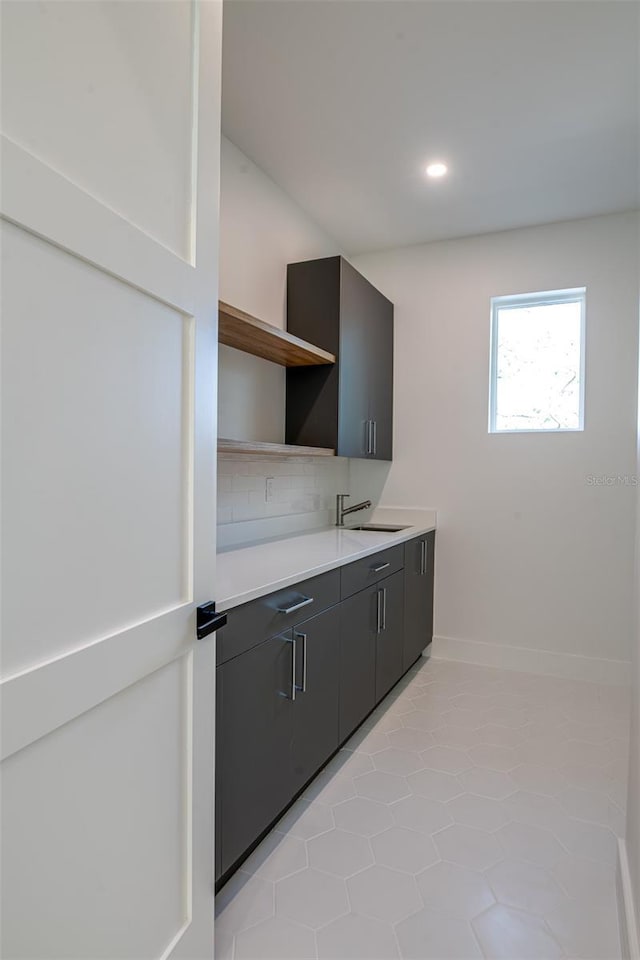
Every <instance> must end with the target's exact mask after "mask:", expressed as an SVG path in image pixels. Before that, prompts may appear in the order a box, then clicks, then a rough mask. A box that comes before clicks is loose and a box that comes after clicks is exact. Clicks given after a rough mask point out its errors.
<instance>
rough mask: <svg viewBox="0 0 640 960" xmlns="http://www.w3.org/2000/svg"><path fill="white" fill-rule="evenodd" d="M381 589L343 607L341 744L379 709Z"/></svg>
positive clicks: (363, 593) (354, 598)
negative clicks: (378, 635)
mask: <svg viewBox="0 0 640 960" xmlns="http://www.w3.org/2000/svg"><path fill="white" fill-rule="evenodd" d="M377 609H378V590H377V587H369V588H368V589H367V590H362V591H361V592H360V593H356V594H354V596H352V597H349V598H348V599H347V600H343V601H342V603H341V604H340V743H342V742H343V741H344V740H346V739H347V737H349V736H350V735H351V734H352V733H353V731H354V730H355V729H356V727H357V726H358V724H360V723H362V721H363V720H364V718H365V717H366V716H367V714H368V713H371V711H372V710H373V708H374V707H375V705H376V615H377Z"/></svg>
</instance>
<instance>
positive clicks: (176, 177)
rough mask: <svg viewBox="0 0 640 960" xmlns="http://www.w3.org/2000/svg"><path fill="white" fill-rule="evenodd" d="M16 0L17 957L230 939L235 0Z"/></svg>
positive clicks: (13, 802) (7, 725) (11, 871)
mask: <svg viewBox="0 0 640 960" xmlns="http://www.w3.org/2000/svg"><path fill="white" fill-rule="evenodd" d="M1 6H2V64H3V66H2V81H3V110H2V121H3V140H2V207H1V212H2V257H3V262H2V268H3V272H2V280H3V289H2V321H3V323H2V520H3V564H2V628H3V631H2V691H1V692H2V770H1V772H2V956H3V957H4V958H5V960H10V958H23V957H39V958H46V960H53V958H65V960H69V958H82V960H89V958H98V957H100V958H108V960H116V958H130V960H142V958H160V957H190V958H200V957H203V958H204V957H211V956H212V953H213V755H214V693H215V683H214V673H215V655H214V642H215V641H214V637H213V636H211V637H209V638H207V639H204V640H196V638H195V606H196V604H199V603H203V602H205V601H207V600H210V599H215V441H216V436H215V424H216V365H217V363H216V361H217V355H216V351H217V257H218V251H217V237H218V174H219V123H220V115H219V112H220V44H221V4H220V3H219V2H217V0H203V2H200V3H197V2H196V3H191V2H189V0H164V2H145V0H142V2H136V0H129V2H117V0H107V2H91V3H89V2H86V3H83V2H74V0H71V2H67V0H53V2H51V0H44V2H38V3H28V2H26V3H25V2H21V0H17V2H14V0H5V2H3V3H2V5H1Z"/></svg>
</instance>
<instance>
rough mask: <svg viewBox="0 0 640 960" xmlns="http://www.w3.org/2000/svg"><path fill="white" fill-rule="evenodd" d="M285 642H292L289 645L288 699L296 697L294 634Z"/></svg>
mask: <svg viewBox="0 0 640 960" xmlns="http://www.w3.org/2000/svg"><path fill="white" fill-rule="evenodd" d="M287 643H290V644H292V647H291V695H290V697H289V700H295V698H296V659H297V657H296V653H297V644H296V638H295V636H294V637H293V638H292V639H291V640H288V641H287Z"/></svg>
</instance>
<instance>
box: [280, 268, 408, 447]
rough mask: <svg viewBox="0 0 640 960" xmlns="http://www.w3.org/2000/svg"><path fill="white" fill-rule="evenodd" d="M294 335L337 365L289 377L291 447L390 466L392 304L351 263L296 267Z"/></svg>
mask: <svg viewBox="0 0 640 960" xmlns="http://www.w3.org/2000/svg"><path fill="white" fill-rule="evenodd" d="M287 327H288V330H289V332H290V333H292V334H294V335H295V336H297V337H302V338H303V339H305V340H309V341H311V342H312V343H315V344H317V346H319V347H322V348H323V349H325V350H329V351H330V352H331V353H334V354H335V355H336V357H337V362H336V363H335V364H334V365H332V366H326V367H290V368H288V369H287V412H286V440H287V443H295V444H303V445H305V446H312V447H313V446H316V447H333V448H334V449H335V451H336V454H337V455H338V456H341V457H360V458H365V459H370V460H391V459H392V453H393V304H392V303H391V302H390V301H389V300H387V298H386V297H384V296H383V295H382V294H381V293H380V292H379V291H378V290H376V288H375V287H374V286H373V285H372V284H371V283H369V281H368V280H365V278H364V277H363V276H362V275H361V274H360V273H358V271H357V270H356V269H355V268H354V267H352V266H351V264H350V263H347V261H346V260H345V259H344V257H329V258H326V259H323V260H307V261H304V262H302V263H291V264H289V266H288V268H287Z"/></svg>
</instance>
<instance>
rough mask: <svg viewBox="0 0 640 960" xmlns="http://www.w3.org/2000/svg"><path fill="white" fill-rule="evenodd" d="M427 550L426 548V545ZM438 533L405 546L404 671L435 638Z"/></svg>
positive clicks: (430, 534)
mask: <svg viewBox="0 0 640 960" xmlns="http://www.w3.org/2000/svg"><path fill="white" fill-rule="evenodd" d="M423 543H425V544H426V546H425V547H424V548H423V546H422V544H423ZM434 553H435V532H432V533H428V534H426V536H424V537H420V538H418V539H417V540H411V541H409V543H407V544H406V545H405V555H404V556H405V561H404V575H405V601H404V602H405V626H404V652H403V667H404V669H405V670H408V669H409V667H410V666H411V664H412V663H414V662H415V661H416V660H417V659H418V657H419V656H420V654H421V653H422V651H423V650H424V648H425V647H426V646H428V644H430V643H431V640H432V638H433V574H434Z"/></svg>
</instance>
